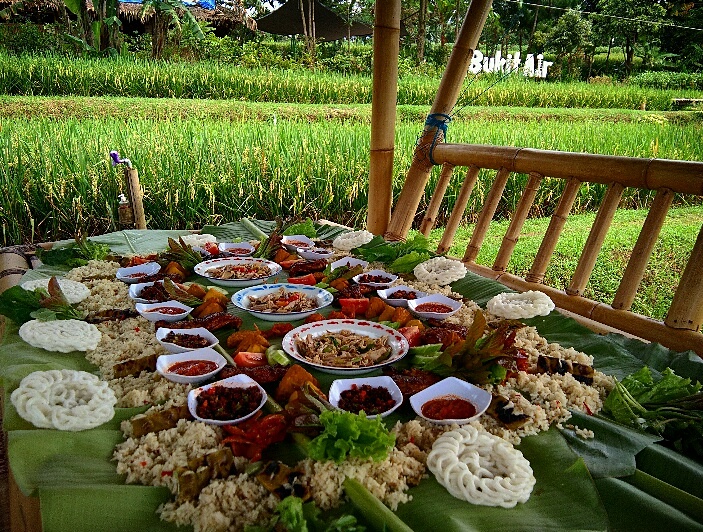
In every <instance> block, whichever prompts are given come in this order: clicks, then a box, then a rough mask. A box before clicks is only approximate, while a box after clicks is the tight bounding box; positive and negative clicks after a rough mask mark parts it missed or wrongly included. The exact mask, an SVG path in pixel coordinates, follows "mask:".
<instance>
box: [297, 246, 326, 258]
mask: <svg viewBox="0 0 703 532" xmlns="http://www.w3.org/2000/svg"><path fill="white" fill-rule="evenodd" d="M295 252H296V253H297V254H298V255H300V256H301V257H303V258H304V259H306V260H319V259H329V258H330V257H331V256H332V255H334V253H332V252H331V251H329V250H327V249H323V248H295Z"/></svg>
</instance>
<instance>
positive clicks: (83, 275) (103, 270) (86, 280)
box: [64, 260, 120, 288]
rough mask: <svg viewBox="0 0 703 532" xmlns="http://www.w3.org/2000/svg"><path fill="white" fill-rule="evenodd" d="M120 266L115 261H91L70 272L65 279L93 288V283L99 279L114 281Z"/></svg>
mask: <svg viewBox="0 0 703 532" xmlns="http://www.w3.org/2000/svg"><path fill="white" fill-rule="evenodd" d="M119 268H120V264H119V263H118V262H114V261H106V260H90V261H88V264H86V265H85V266H79V267H77V268H73V269H72V270H70V271H69V272H68V273H67V274H66V275H65V276H64V279H69V280H71V281H78V282H80V283H83V284H85V285H87V286H88V288H90V287H91V283H92V282H94V281H96V280H97V279H114V278H115V275H116V274H117V270H118V269H119Z"/></svg>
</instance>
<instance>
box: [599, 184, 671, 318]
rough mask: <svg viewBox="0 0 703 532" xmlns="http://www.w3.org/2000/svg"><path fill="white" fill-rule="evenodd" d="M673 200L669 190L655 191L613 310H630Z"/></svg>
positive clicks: (615, 298) (619, 287)
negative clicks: (655, 193)
mask: <svg viewBox="0 0 703 532" xmlns="http://www.w3.org/2000/svg"><path fill="white" fill-rule="evenodd" d="M673 200H674V193H673V192H671V190H669V189H667V188H662V189H660V190H658V191H657V195H656V196H655V198H654V201H652V205H651V206H650V207H649V213H648V214H647V219H646V220H645V221H644V225H643V226H642V230H641V231H640V235H639V237H637V242H636V243H635V247H634V248H633V249H632V254H631V255H630V260H629V261H627V267H626V268H625V273H624V274H623V276H622V279H621V280H620V286H618V291H617V292H616V293H615V297H614V298H613V304H612V307H613V308H615V309H621V310H630V307H632V302H633V301H634V300H635V295H636V294H637V289H638V288H639V286H640V283H641V282H642V278H643V277H644V272H645V270H646V268H647V263H648V262H649V258H650V257H651V256H652V250H653V249H654V245H655V244H656V243H657V238H659V233H660V232H661V228H662V226H663V225H664V221H665V220H666V215H667V213H668V212H669V207H671V202H672V201H673Z"/></svg>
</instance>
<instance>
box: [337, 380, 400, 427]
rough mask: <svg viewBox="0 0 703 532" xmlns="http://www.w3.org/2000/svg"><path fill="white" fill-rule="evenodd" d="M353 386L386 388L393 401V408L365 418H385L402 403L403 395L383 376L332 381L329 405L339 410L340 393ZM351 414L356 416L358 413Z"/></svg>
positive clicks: (396, 386) (394, 384) (392, 381)
mask: <svg viewBox="0 0 703 532" xmlns="http://www.w3.org/2000/svg"><path fill="white" fill-rule="evenodd" d="M354 384H356V385H357V386H362V385H364V384H368V385H369V386H374V387H377V388H378V387H381V388H386V389H387V390H388V391H389V392H390V394H391V397H392V398H393V399H394V400H395V406H393V407H392V408H390V409H389V410H386V411H385V412H381V413H380V414H366V417H368V418H375V417H376V416H377V415H380V416H381V417H386V416H387V415H389V414H391V413H392V412H395V410H396V409H397V408H398V407H399V406H400V405H401V404H402V403H403V394H402V393H401V391H400V388H398V385H397V384H396V383H395V381H394V380H393V379H391V378H390V377H387V376H385V375H384V376H382V377H358V378H354V379H337V380H335V381H332V386H330V391H329V394H328V395H329V400H330V403H332V405H333V406H336V407H337V408H339V400H340V398H341V396H342V392H343V391H345V390H351V387H352V385H354ZM353 413H354V414H357V413H358V412H353Z"/></svg>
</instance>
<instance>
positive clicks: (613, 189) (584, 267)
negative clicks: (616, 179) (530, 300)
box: [566, 183, 624, 295]
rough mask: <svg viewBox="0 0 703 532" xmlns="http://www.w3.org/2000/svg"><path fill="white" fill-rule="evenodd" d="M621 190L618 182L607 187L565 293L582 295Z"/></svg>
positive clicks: (611, 219) (616, 206)
mask: <svg viewBox="0 0 703 532" xmlns="http://www.w3.org/2000/svg"><path fill="white" fill-rule="evenodd" d="M623 190H624V188H623V186H622V185H621V184H619V183H612V184H611V185H610V187H608V191H607V192H606V193H605V198H603V203H601V205H600V208H599V209H598V214H596V219H595V220H594V221H593V225H592V226H591V232H590V233H589V234H588V238H587V239H586V244H585V245H584V248H583V252H582V253H581V257H580V258H579V262H578V264H577V265H576V269H575V270H574V275H573V276H572V277H571V282H570V283H569V287H568V288H567V289H566V293H567V294H569V295H583V291H584V289H585V288H586V284H587V283H588V280H589V279H590V277H591V273H593V267H594V266H595V265H596V259H598V253H600V250H601V247H602V246H603V241H604V240H605V235H606V234H607V233H608V228H609V227H610V223H611V222H612V221H613V216H614V215H615V211H616V210H617V209H618V203H620V198H621V197H622V193H623Z"/></svg>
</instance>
